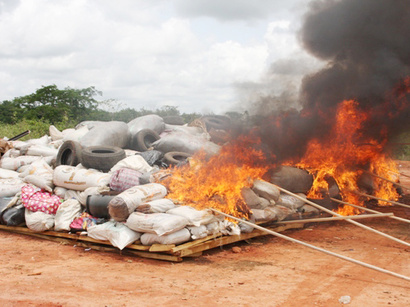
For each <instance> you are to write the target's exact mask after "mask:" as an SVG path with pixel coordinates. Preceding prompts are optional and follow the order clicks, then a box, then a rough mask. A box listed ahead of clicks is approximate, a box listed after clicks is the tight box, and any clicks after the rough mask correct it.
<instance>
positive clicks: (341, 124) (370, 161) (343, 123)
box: [296, 100, 398, 215]
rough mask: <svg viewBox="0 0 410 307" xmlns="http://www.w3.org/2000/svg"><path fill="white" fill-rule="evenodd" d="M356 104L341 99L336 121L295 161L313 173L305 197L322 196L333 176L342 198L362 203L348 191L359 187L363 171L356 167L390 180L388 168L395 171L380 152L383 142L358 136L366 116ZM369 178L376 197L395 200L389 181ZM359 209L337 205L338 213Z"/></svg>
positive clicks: (345, 213) (351, 212) (312, 141)
mask: <svg viewBox="0 0 410 307" xmlns="http://www.w3.org/2000/svg"><path fill="white" fill-rule="evenodd" d="M357 107H358V103H357V101H355V100H345V101H343V102H342V103H341V104H340V105H339V107H338V111H337V116H336V122H335V125H334V127H333V130H332V131H330V133H329V134H328V135H329V136H328V138H327V139H326V140H325V141H322V142H319V140H317V139H313V140H311V141H310V142H309V143H308V147H307V151H306V154H305V156H304V157H303V158H302V160H301V161H299V162H296V166H298V167H301V168H305V169H307V170H308V171H309V172H311V173H312V174H314V177H315V179H314V183H313V187H312V189H311V190H310V191H309V194H308V197H310V198H322V197H324V194H326V191H328V189H329V184H328V181H329V180H328V179H329V178H333V179H334V180H335V181H336V183H337V185H338V187H339V189H340V191H341V195H342V198H343V200H344V201H346V202H348V203H353V204H359V205H362V204H363V200H362V199H360V198H359V196H357V195H356V194H353V193H351V191H358V190H359V187H358V184H357V182H358V180H359V178H360V176H362V175H363V173H364V171H363V170H361V169H360V168H365V167H366V168H368V170H369V171H370V172H372V173H374V174H376V175H379V176H382V177H384V178H387V179H390V180H391V179H392V178H391V176H390V174H389V173H388V170H393V171H394V170H396V166H395V163H394V162H393V161H392V160H391V159H389V158H388V157H386V156H385V154H384V153H382V149H383V147H384V142H383V143H378V142H377V141H376V140H374V139H371V138H364V136H363V135H361V133H360V128H361V127H362V124H363V122H365V121H366V120H367V119H368V116H367V114H366V113H365V112H363V111H360V110H358V108H357ZM362 140H365V142H363V141H362ZM359 141H360V143H358V142H359ZM358 168H359V169H358ZM372 180H373V183H374V184H375V185H376V189H375V194H376V196H378V197H380V198H384V199H389V200H392V199H394V200H397V198H398V194H397V192H396V190H395V189H394V186H393V184H392V183H389V182H386V181H385V180H381V179H377V178H372ZM359 211H360V210H358V209H355V208H353V207H350V206H345V207H342V208H339V210H338V213H340V214H344V215H348V214H357V213H359Z"/></svg>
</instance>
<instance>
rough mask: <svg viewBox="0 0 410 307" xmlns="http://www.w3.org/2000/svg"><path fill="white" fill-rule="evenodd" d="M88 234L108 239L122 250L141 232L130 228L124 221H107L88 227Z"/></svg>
mask: <svg viewBox="0 0 410 307" xmlns="http://www.w3.org/2000/svg"><path fill="white" fill-rule="evenodd" d="M87 235H88V236H89V237H91V238H93V239H96V240H108V241H110V242H111V244H112V245H113V246H115V247H118V248H119V249H120V250H122V249H124V248H125V247H126V246H127V245H130V244H132V243H134V242H135V241H137V240H138V239H139V238H140V236H141V234H140V233H139V232H135V231H133V230H131V229H129V228H128V227H127V226H125V225H124V224H122V223H117V222H112V221H110V222H106V223H104V224H100V225H94V226H90V227H88V228H87Z"/></svg>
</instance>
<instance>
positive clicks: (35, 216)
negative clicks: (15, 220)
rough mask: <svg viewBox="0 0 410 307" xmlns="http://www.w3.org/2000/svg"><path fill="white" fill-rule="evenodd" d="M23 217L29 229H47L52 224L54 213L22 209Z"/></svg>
mask: <svg viewBox="0 0 410 307" xmlns="http://www.w3.org/2000/svg"><path fill="white" fill-rule="evenodd" d="M24 217H25V219H26V225H27V227H28V228H29V229H31V230H33V231H37V232H42V231H47V230H50V229H52V228H53V226H54V215H53V214H47V213H44V212H41V211H36V212H33V211H30V210H28V209H26V210H25V211H24Z"/></svg>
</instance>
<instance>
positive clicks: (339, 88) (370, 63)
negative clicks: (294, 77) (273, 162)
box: [256, 0, 410, 159]
mask: <svg viewBox="0 0 410 307" xmlns="http://www.w3.org/2000/svg"><path fill="white" fill-rule="evenodd" d="M299 39H300V42H301V44H302V46H303V47H304V49H305V50H307V51H308V52H309V53H310V54H312V55H314V56H315V57H317V58H319V59H321V60H324V61H326V62H327V65H326V66H325V68H324V69H322V70H320V71H318V72H316V73H313V74H310V75H307V76H305V77H304V78H303V81H302V85H301V89H300V95H299V100H300V101H299V103H300V104H301V106H302V109H301V111H300V110H298V111H296V110H288V111H287V112H286V113H281V114H278V113H276V114H271V115H270V116H268V117H264V119H263V120H259V122H260V123H261V124H260V125H258V128H257V129H256V133H257V134H258V135H259V136H260V137H261V138H262V140H263V142H264V143H265V144H271V145H272V151H273V152H274V153H275V154H276V156H277V157H278V158H279V159H285V158H288V157H298V156H301V155H303V152H304V149H305V146H306V144H307V142H308V141H309V140H310V139H311V138H321V137H327V131H329V130H330V127H331V125H332V123H333V122H334V117H335V114H336V107H337V106H338V105H339V104H340V103H341V102H342V101H343V100H347V99H355V100H356V101H357V102H358V103H359V108H360V109H361V110H362V111H366V112H368V113H369V114H370V119H369V121H367V122H366V126H365V127H363V131H362V133H364V135H366V136H370V137H372V138H376V139H377V138H382V137H387V138H393V137H394V136H396V135H397V134H399V133H401V132H403V131H406V130H407V131H408V130H409V129H410V94H408V93H405V91H404V90H403V87H401V85H402V84H403V82H405V79H406V78H407V77H410V0H339V1H335V0H333V1H313V2H311V3H310V5H309V11H308V12H307V13H306V15H305V17H304V21H303V25H302V28H301V30H300V32H299ZM273 103H274V102H273ZM381 131H383V135H382V133H381Z"/></svg>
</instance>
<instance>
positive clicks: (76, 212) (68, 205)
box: [54, 199, 81, 231]
mask: <svg viewBox="0 0 410 307" xmlns="http://www.w3.org/2000/svg"><path fill="white" fill-rule="evenodd" d="M80 215H81V204H80V203H79V202H78V201H77V200H75V199H69V200H66V201H65V202H63V203H62V204H61V205H60V206H59V207H58V209H57V212H56V215H55V221H54V223H55V225H54V230H55V231H62V230H66V231H70V224H71V222H72V221H74V219H75V218H76V217H79V216H80Z"/></svg>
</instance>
